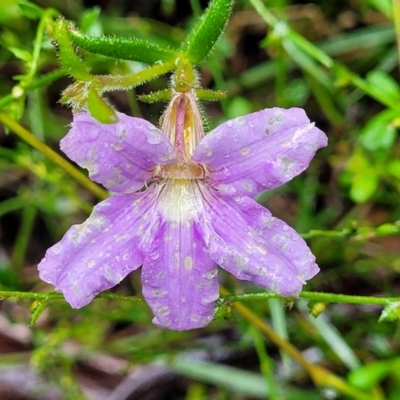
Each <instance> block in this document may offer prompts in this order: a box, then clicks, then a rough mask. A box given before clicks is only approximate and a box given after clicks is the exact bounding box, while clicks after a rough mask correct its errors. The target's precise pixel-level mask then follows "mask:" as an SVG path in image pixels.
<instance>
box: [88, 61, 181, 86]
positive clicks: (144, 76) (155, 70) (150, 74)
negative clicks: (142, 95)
mask: <svg viewBox="0 0 400 400" xmlns="http://www.w3.org/2000/svg"><path fill="white" fill-rule="evenodd" d="M175 62H176V60H171V61H167V62H165V63H162V64H156V65H153V66H151V67H149V68H146V69H144V70H142V71H139V72H135V73H134V74H130V75H121V76H111V75H95V76H94V79H95V80H97V81H98V82H99V83H100V85H99V91H100V93H103V92H109V91H112V90H128V89H131V88H133V87H135V86H138V85H140V84H143V83H145V82H148V81H150V80H152V79H155V78H157V77H158V76H161V75H164V74H166V73H167V72H169V71H171V70H173V69H174V68H175Z"/></svg>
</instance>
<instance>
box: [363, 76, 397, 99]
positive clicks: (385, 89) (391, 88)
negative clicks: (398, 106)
mask: <svg viewBox="0 0 400 400" xmlns="http://www.w3.org/2000/svg"><path fill="white" fill-rule="evenodd" d="M366 81H367V82H368V84H369V86H370V89H371V91H372V92H374V93H377V95H378V96H380V97H389V98H391V100H392V101H396V102H400V86H399V84H398V83H397V82H396V80H395V79H394V78H392V77H391V76H390V75H389V74H387V73H386V72H383V71H378V70H373V71H371V72H369V73H368V74H367V76H366Z"/></svg>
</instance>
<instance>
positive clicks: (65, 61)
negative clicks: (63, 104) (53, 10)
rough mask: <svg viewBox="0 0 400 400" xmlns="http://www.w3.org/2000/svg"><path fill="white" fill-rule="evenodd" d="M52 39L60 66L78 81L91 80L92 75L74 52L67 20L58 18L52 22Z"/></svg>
mask: <svg viewBox="0 0 400 400" xmlns="http://www.w3.org/2000/svg"><path fill="white" fill-rule="evenodd" d="M53 35H54V39H55V40H56V41H57V43H58V57H59V60H60V63H61V67H62V68H63V70H64V71H66V72H67V73H68V74H69V75H71V76H72V77H74V78H75V79H77V80H80V81H85V82H87V81H89V82H90V81H91V80H93V78H92V76H91V75H90V74H89V72H88V71H87V70H86V68H85V67H84V66H83V64H82V60H81V59H80V58H79V57H78V55H77V54H76V53H75V50H74V48H73V46H72V44H71V42H70V39H69V35H68V28H67V22H66V21H65V20H64V19H62V18H60V19H58V20H57V21H56V23H55V24H54V34H53Z"/></svg>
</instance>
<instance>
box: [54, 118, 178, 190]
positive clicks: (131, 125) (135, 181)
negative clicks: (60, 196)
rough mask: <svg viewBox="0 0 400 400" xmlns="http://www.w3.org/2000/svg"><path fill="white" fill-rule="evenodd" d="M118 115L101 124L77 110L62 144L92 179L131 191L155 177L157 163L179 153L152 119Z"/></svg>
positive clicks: (62, 148) (110, 187) (163, 162)
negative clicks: (114, 119) (152, 122)
mask: <svg viewBox="0 0 400 400" xmlns="http://www.w3.org/2000/svg"><path fill="white" fill-rule="evenodd" d="M117 116H118V122H116V123H115V124H101V123H100V122H98V121H97V120H96V119H94V118H93V117H92V116H91V115H90V114H89V113H87V112H80V113H78V114H75V115H74V120H73V123H72V126H71V130H70V131H69V133H68V134H67V135H66V136H65V137H64V139H62V140H61V143H60V145H61V150H62V151H63V152H64V153H66V154H67V156H68V157H69V158H71V159H72V160H74V161H75V162H77V163H78V164H79V165H80V166H81V167H83V168H87V169H88V170H89V176H90V178H91V179H93V180H94V181H96V182H98V183H101V184H102V185H104V186H105V187H106V188H107V189H109V190H111V191H113V192H117V193H132V192H135V191H136V190H138V189H140V188H141V187H143V186H144V185H145V183H146V182H148V181H149V180H151V179H152V177H153V172H154V168H155V167H156V165H159V164H166V163H169V162H171V161H173V160H174V159H175V157H176V156H175V152H174V149H173V146H172V144H171V142H170V141H169V139H168V138H167V137H166V136H165V135H164V134H163V133H162V132H161V131H160V130H159V129H157V128H156V127H155V126H154V125H152V124H151V123H150V122H147V121H145V120H144V119H141V118H134V117H129V116H127V115H125V114H122V113H117Z"/></svg>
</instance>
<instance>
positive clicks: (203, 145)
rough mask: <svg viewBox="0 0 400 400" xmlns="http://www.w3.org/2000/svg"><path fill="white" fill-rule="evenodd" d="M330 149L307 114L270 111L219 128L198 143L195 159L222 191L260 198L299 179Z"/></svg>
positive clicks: (295, 111) (298, 110) (290, 111)
mask: <svg viewBox="0 0 400 400" xmlns="http://www.w3.org/2000/svg"><path fill="white" fill-rule="evenodd" d="M326 145H327V138H326V136H325V134H324V133H323V132H322V131H320V130H319V129H318V128H316V127H315V126H314V124H312V123H310V120H309V119H308V118H307V116H306V114H305V112H304V111H303V110H302V109H299V108H291V109H288V110H285V109H282V108H271V109H265V110H262V111H259V112H256V113H253V114H249V115H246V116H244V117H239V118H235V119H233V120H230V121H227V122H225V123H223V124H222V125H220V126H218V127H217V128H216V129H214V130H213V131H212V132H210V133H209V134H208V135H206V136H205V137H204V138H203V139H202V141H201V142H200V143H199V145H198V146H197V148H196V150H195V152H194V155H193V160H194V161H197V162H201V163H203V164H205V165H207V169H208V172H209V178H210V182H211V183H212V184H213V186H214V187H216V188H217V189H218V190H220V191H223V192H225V193H230V194H234V195H247V196H255V195H257V194H258V193H260V192H262V191H263V190H266V189H273V188H276V187H278V186H280V185H282V184H283V183H285V182H287V181H289V180H290V179H292V178H293V177H295V176H296V175H298V174H300V173H301V172H302V171H304V170H305V169H306V168H307V167H308V165H309V163H310V161H311V159H312V158H313V157H314V155H315V152H316V151H317V150H318V149H319V148H321V147H324V146H326Z"/></svg>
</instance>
